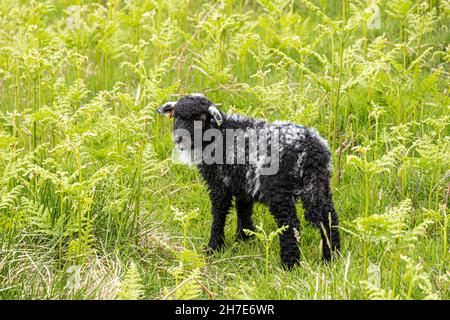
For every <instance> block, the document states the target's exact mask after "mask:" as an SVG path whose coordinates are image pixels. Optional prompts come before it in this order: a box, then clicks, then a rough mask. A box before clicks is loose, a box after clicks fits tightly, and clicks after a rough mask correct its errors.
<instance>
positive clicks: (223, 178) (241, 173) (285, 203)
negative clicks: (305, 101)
mask: <svg viewBox="0 0 450 320" xmlns="http://www.w3.org/2000/svg"><path fill="white" fill-rule="evenodd" d="M157 112H158V113H161V114H165V115H167V116H169V117H173V118H174V125H173V129H174V131H173V140H174V144H175V149H177V150H179V151H181V153H184V154H185V155H186V151H187V152H188V153H189V155H192V154H193V153H196V152H197V151H199V150H200V154H202V152H203V157H201V158H200V160H198V158H195V157H194V160H195V159H197V160H198V161H197V166H198V168H199V170H200V173H201V175H202V176H203V178H204V180H205V181H206V183H207V185H208V188H209V195H210V200H211V207H212V216H213V217H212V226H211V238H210V240H209V244H208V248H209V249H212V250H217V249H220V248H221V247H222V246H223V244H224V226H225V220H226V216H227V213H228V212H229V210H230V208H231V206H232V200H233V197H234V198H235V206H236V212H237V237H238V238H240V239H247V238H248V236H247V235H246V233H245V232H244V229H250V230H254V226H253V222H252V209H253V204H254V203H255V202H261V203H264V204H266V205H267V206H268V207H269V210H270V212H271V213H272V215H273V216H274V218H275V220H276V222H277V225H278V226H279V227H282V226H287V229H286V230H285V231H284V232H283V233H282V234H281V235H280V247H281V260H282V262H283V263H284V264H285V265H286V266H287V267H288V268H291V267H292V266H293V265H295V264H296V263H297V262H298V261H299V258H300V251H299V248H298V244H297V237H298V228H299V220H298V218H297V212H296V208H295V204H296V201H297V200H298V199H300V200H301V202H302V205H303V208H304V211H305V217H306V219H307V220H308V221H310V222H312V223H313V224H314V225H315V226H316V227H317V228H319V230H320V233H321V236H322V253H323V259H324V260H325V261H328V260H330V259H331V257H332V253H333V252H335V251H337V250H339V246H340V240H339V230H338V217H337V214H336V211H335V209H334V206H333V201H332V195H331V190H330V177H331V154H330V150H329V147H328V144H327V143H326V141H325V140H324V139H322V138H321V137H320V136H319V135H318V133H317V132H316V130H314V129H311V128H306V127H303V126H300V125H296V124H291V123H288V122H279V121H277V122H274V123H267V122H265V121H263V120H255V119H250V118H247V117H243V116H240V115H236V114H225V113H222V112H221V111H220V110H219V109H218V108H217V107H216V106H215V105H214V104H213V103H212V102H211V101H209V100H208V99H207V98H205V97H204V96H203V95H200V94H192V95H187V96H183V97H182V98H181V99H179V100H178V101H177V102H168V103H166V104H164V105H163V106H161V107H159V108H158V110H157ZM208 130H209V131H211V130H212V131H214V132H213V134H208ZM255 131H257V132H258V135H259V136H261V132H265V133H266V138H265V140H262V141H264V142H266V145H267V146H266V147H265V151H266V154H265V156H264V155H263V156H262V157H257V158H255V157H253V158H252V156H254V153H255V142H254V141H255V140H251V139H250V137H251V136H252V135H251V134H250V133H252V132H255ZM229 132H234V136H233V135H230V134H229ZM236 132H237V134H236ZM195 134H197V136H198V134H200V137H202V138H201V141H200V142H199V141H198V138H197V136H195ZM239 135H240V136H241V137H243V139H242V140H241V142H242V141H244V142H245V144H244V147H242V145H241V147H239V146H238V145H237V142H238V139H239ZM206 136H209V138H206ZM211 137H214V139H212V138H211ZM274 137H276V138H277V139H275V138H274ZM196 139H197V140H196ZM230 139H233V141H232V143H230ZM213 142H216V143H218V142H221V143H222V144H221V145H226V146H227V147H224V149H223V152H222V151H221V150H219V149H218V148H217V147H215V148H214V149H213V151H212V152H211V150H209V153H210V155H211V157H213V158H214V159H215V161H213V162H211V161H207V160H211V159H205V158H204V153H205V151H208V148H209V149H211V148H210V145H211V144H212V143H213ZM227 142H228V143H227ZM275 142H276V148H275V149H274V148H273V146H274V145H275ZM230 146H231V148H230ZM236 146H238V147H237V148H236ZM256 146H257V148H258V149H259V147H260V146H262V143H261V140H257V142H256ZM238 153H239V154H238ZM197 154H199V153H197ZM242 154H244V157H243V158H242ZM275 156H276V157H275ZM239 157H241V158H239ZM269 158H270V159H273V158H277V159H276V160H277V162H276V163H275V162H274V163H275V165H274V166H272V167H275V168H276V169H277V170H276V171H275V172H270V173H269V174H267V173H266V174H264V173H263V171H264V169H268V165H269V164H270V165H271V164H272V163H270V161H272V160H270V161H269V160H268V159H269ZM230 159H231V160H232V161H234V162H231V163H230ZM233 159H234V160H233ZM251 159H256V161H251ZM191 160H192V158H191ZM217 160H219V161H217ZM239 160H240V161H239ZM266 171H270V170H266ZM272 171H273V170H272Z"/></svg>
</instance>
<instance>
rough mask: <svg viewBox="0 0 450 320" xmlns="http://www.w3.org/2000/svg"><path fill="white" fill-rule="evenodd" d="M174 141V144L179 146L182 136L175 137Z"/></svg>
mask: <svg viewBox="0 0 450 320" xmlns="http://www.w3.org/2000/svg"><path fill="white" fill-rule="evenodd" d="M174 140H175V143H177V144H180V143H182V142H183V136H177V137H175V139H174Z"/></svg>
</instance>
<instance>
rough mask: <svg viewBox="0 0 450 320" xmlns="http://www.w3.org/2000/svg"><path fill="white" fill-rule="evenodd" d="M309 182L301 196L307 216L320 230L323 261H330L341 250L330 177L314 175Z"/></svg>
mask: <svg viewBox="0 0 450 320" xmlns="http://www.w3.org/2000/svg"><path fill="white" fill-rule="evenodd" d="M307 181H308V182H307V183H306V184H305V190H304V192H303V193H302V195H301V199H302V203H303V208H304V209H305V216H306V219H307V220H308V221H310V222H312V223H313V224H314V225H315V226H316V227H317V228H318V229H319V230H320V235H321V237H322V256H323V260H325V261H329V260H331V256H332V253H333V252H336V251H339V250H340V239H339V229H338V226H339V221H338V216H337V214H336V211H335V209H334V205H333V200H332V195H331V191H330V181H329V175H327V174H320V175H313V176H310V179H308V180H307Z"/></svg>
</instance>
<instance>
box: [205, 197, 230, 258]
mask: <svg viewBox="0 0 450 320" xmlns="http://www.w3.org/2000/svg"><path fill="white" fill-rule="evenodd" d="M209 196H210V199H211V212H212V225H211V238H210V240H209V243H208V247H209V248H210V249H212V250H218V249H220V248H221V247H223V245H224V240H225V234H224V228H225V221H226V217H227V214H228V211H229V210H230V207H231V199H232V197H231V193H229V192H224V191H223V190H220V191H219V190H211V192H210V193H209Z"/></svg>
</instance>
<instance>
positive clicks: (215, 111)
mask: <svg viewBox="0 0 450 320" xmlns="http://www.w3.org/2000/svg"><path fill="white" fill-rule="evenodd" d="M208 112H209V114H210V115H211V116H212V117H213V118H214V120H215V121H216V123H217V125H218V126H219V127H220V125H221V124H222V122H223V117H222V113H220V111H219V109H217V107H216V106H215V105H214V104H213V105H211V106H210V107H209V108H208Z"/></svg>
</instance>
